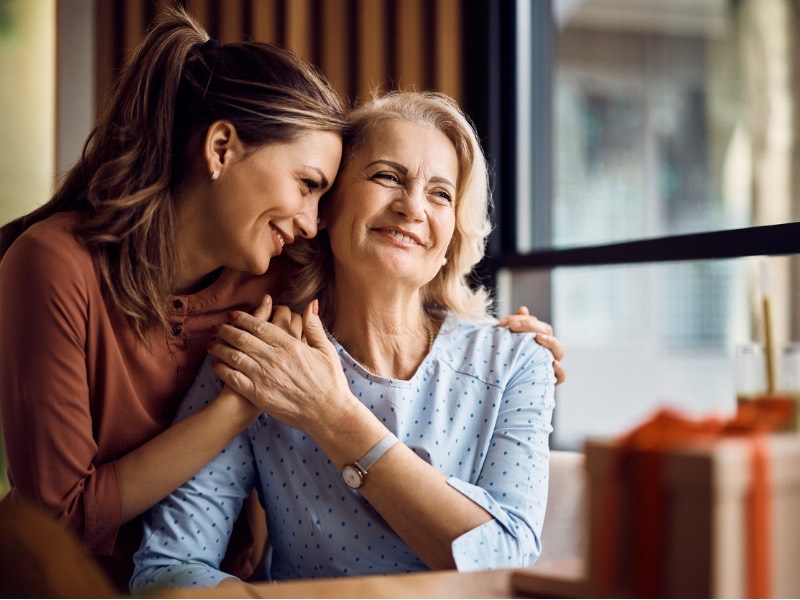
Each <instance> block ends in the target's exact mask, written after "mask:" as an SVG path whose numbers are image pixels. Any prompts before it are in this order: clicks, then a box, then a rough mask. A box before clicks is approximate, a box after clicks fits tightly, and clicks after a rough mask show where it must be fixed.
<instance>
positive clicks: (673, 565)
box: [586, 411, 800, 598]
mask: <svg viewBox="0 0 800 600" xmlns="http://www.w3.org/2000/svg"><path fill="white" fill-rule="evenodd" d="M772 428H773V424H772V423H771V421H770V419H769V418H766V419H765V418H764V415H754V414H750V413H747V412H744V413H743V412H740V413H739V414H738V415H737V417H735V418H733V419H729V420H722V419H707V420H702V421H698V420H692V419H689V418H686V417H684V416H682V415H679V414H677V413H674V412H670V411H662V412H661V413H658V414H657V415H655V416H654V417H653V418H652V419H650V420H649V421H647V422H646V423H644V424H643V425H642V426H640V427H638V428H636V429H635V430H634V431H633V432H631V433H630V434H628V435H627V436H624V437H623V438H620V439H618V440H612V441H590V442H588V443H587V444H586V465H587V471H588V483H589V505H590V544H589V546H590V548H589V557H588V565H589V568H588V571H589V573H588V575H589V585H590V589H591V590H592V591H593V594H594V595H597V596H601V597H629V598H658V597H663V598H682V597H700V598H715V597H716V598H719V597H727V598H737V597H739V598H741V597H751V598H752V597H799V596H800V436H797V435H776V434H771V433H770V430H771V429H772Z"/></svg>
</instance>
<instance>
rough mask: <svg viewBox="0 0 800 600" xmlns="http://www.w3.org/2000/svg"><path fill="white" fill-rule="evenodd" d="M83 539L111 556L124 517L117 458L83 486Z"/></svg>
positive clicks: (97, 551) (100, 551) (99, 469)
mask: <svg viewBox="0 0 800 600" xmlns="http://www.w3.org/2000/svg"><path fill="white" fill-rule="evenodd" d="M83 505H84V511H85V513H84V523H85V524H86V525H85V530H84V533H83V540H84V542H85V543H86V545H87V546H89V548H90V549H91V550H92V552H93V553H94V554H99V555H101V556H110V555H111V554H113V553H114V544H116V541H117V533H118V532H119V528H120V525H121V522H120V521H121V520H122V498H121V494H120V490H119V475H118V473H117V462H116V461H114V462H111V463H106V464H104V465H100V466H99V467H97V470H96V471H95V472H94V474H93V475H92V476H90V477H89V478H88V480H87V485H86V488H85V489H84V490H83Z"/></svg>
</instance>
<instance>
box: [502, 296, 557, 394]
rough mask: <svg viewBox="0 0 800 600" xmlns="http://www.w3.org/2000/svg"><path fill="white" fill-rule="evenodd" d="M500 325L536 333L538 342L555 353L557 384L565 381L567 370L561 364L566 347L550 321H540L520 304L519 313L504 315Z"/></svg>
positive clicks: (554, 367) (513, 329)
mask: <svg viewBox="0 0 800 600" xmlns="http://www.w3.org/2000/svg"><path fill="white" fill-rule="evenodd" d="M497 325H498V326H499V327H506V326H508V328H509V329H510V330H511V331H514V332H517V333H523V332H524V333H530V332H532V333H535V334H536V342H537V343H538V344H539V345H540V346H544V347H545V348H547V349H548V350H550V352H552V353H553V358H555V360H554V361H553V371H554V372H555V375H556V385H558V384H560V383H564V380H565V379H566V378H567V372H566V370H565V369H564V367H563V366H562V365H561V359H563V358H564V347H563V346H562V345H561V342H559V341H558V338H557V337H556V336H554V335H553V328H552V327H551V326H550V324H549V323H545V322H544V321H540V320H539V319H537V318H536V317H534V316H533V315H532V314H531V313H530V312H529V311H528V307H527V306H520V307H519V308H518V309H517V313H516V314H514V315H508V316H505V317H502V318H501V319H499V320H498V321H497Z"/></svg>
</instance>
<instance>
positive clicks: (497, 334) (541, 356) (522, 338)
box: [439, 314, 553, 387]
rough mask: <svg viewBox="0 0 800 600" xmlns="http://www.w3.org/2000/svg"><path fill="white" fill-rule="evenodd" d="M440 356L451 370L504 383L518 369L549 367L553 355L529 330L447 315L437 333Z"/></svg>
mask: <svg viewBox="0 0 800 600" xmlns="http://www.w3.org/2000/svg"><path fill="white" fill-rule="evenodd" d="M439 339H440V340H441V341H442V348H441V359H442V360H443V361H444V362H445V363H447V364H448V365H449V366H450V367H451V368H452V369H453V370H455V371H457V372H459V373H463V374H467V375H471V376H473V377H476V378H478V379H480V380H481V381H483V382H484V383H487V384H489V385H495V386H501V387H502V386H505V385H507V384H508V383H509V381H510V380H511V379H512V378H513V377H514V376H515V375H517V374H518V373H519V372H520V371H522V370H531V369H537V368H542V369H547V368H552V367H548V365H552V362H553V355H552V354H551V352H550V351H549V350H548V349H547V348H545V347H543V346H540V345H539V344H538V343H536V336H535V335H534V334H532V333H514V332H511V331H510V330H509V329H508V328H507V327H498V326H497V324H496V322H495V321H471V320H467V319H464V318H461V317H456V316H454V315H452V314H451V315H448V317H447V319H446V320H445V322H444V323H443V324H442V328H441V330H440V333H439Z"/></svg>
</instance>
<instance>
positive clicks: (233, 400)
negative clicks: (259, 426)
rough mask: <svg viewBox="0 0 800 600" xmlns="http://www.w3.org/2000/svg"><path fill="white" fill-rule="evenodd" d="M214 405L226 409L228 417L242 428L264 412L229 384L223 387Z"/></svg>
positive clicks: (225, 412)
mask: <svg viewBox="0 0 800 600" xmlns="http://www.w3.org/2000/svg"><path fill="white" fill-rule="evenodd" d="M214 406H216V407H217V409H218V410H221V411H224V414H225V418H226V419H230V420H232V422H234V423H238V424H240V425H241V428H242V429H245V428H246V427H248V426H249V425H251V424H252V423H253V421H255V420H256V419H257V418H258V416H259V415H260V414H261V412H262V411H261V409H260V408H258V407H257V406H256V405H255V404H253V403H252V402H250V401H249V400H248V399H247V398H245V397H244V396H242V395H241V394H238V393H236V392H234V391H233V390H232V389H231V388H229V387H228V386H225V387H223V388H222V391H221V392H220V393H219V396H217V399H216V401H215V402H214Z"/></svg>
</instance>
